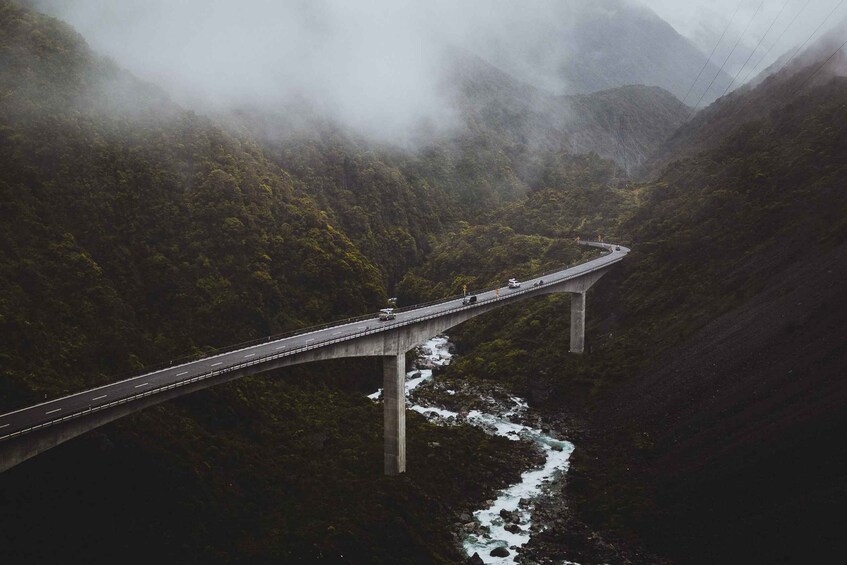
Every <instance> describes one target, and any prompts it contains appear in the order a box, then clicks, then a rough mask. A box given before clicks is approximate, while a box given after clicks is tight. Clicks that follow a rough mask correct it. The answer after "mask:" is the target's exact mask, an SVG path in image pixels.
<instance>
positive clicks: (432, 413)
mask: <svg viewBox="0 0 847 565" xmlns="http://www.w3.org/2000/svg"><path fill="white" fill-rule="evenodd" d="M449 349H450V342H449V339H448V338H447V337H446V336H437V337H434V338H432V339H430V340H429V341H427V342H426V343H425V344H423V345H422V346H421V347H419V348H418V363H417V365H420V366H423V367H438V366H444V365H448V364H449V363H450V360H451V358H452V354H451V353H450V351H449ZM431 378H432V369H431V368H423V369H415V370H413V371H409V372H408V373H407V374H406V397H407V398H409V394H410V392H411V391H413V390H414V389H415V388H416V387H418V386H419V385H421V384H422V383H424V382H426V381H427V380H429V379H431ZM380 393H381V391H377V392H375V393H373V394H371V395H369V398H371V399H373V400H377V399H378V398H379V395H380ZM446 393H447V394H455V391H451V390H447V391H446ZM510 402H511V406H506V407H503V408H502V409H501V410H499V411H498V413H496V414H495V413H483V412H480V411H479V410H471V411H469V412H468V414H467V416H466V417H465V418H464V421H466V422H467V423H468V424H471V425H474V426H479V427H481V428H482V429H484V430H485V431H487V432H489V433H492V434H496V435H499V436H503V437H505V438H508V439H510V440H513V441H518V440H520V439H527V440H530V441H534V442H535V443H536V444H537V445H538V446H539V447H540V448H541V449H542V450H543V452H544V454H545V455H546V461H545V463H544V465H542V466H541V467H539V468H536V469H531V470H529V471H526V472H524V473H523V475H521V481H520V482H519V483H516V484H514V485H512V486H510V487H508V488H507V489H504V490H502V491H501V492H500V493H499V496H498V497H497V499H496V500H494V502H493V504H492V505H491V506H490V507H488V508H483V509H480V510H477V511H475V512H474V513H473V516H474V521H475V522H477V523H478V526H477V525H476V524H474V525H473V526H474V527H473V531H472V532H470V533H469V532H467V531H465V532H463V534H462V535H463V536H464V543H463V545H464V549H465V552H466V553H467V554H468V556H472V555H473V554H474V553H477V554H478V555H479V556H480V557H481V558H482V561H483V562H484V563H493V564H504V563H515V562H516V561H515V557H516V556H517V553H516V551H515V549H516V548H519V547H521V546H523V545H524V544H526V543H527V542H528V541H529V539H530V537H531V527H532V513H533V510H534V507H535V499H536V498H537V497H538V496H539V495H541V494H542V488H543V486H544V485H545V484H546V483H548V482H549V481H551V480H552V479H554V478H555V477H556V475H558V474H563V473H565V472H566V471H567V469H568V460H569V458H570V455H571V453H572V452H573V449H574V446H573V444H572V443H570V442H567V441H562V440H558V439H555V438H552V437H550V436H548V435H546V434H544V433H542V431H541V430H540V429H537V428H533V427H530V426H527V425H524V424H522V423H520V422H522V421H526V418H525V415H526V412H527V410H528V406H527V404H526V402H525V401H524V400H522V399H520V398H517V397H510ZM491 404H492V405H494V404H496V403H491ZM408 408H409V409H411V410H414V411H416V412H419V413H420V414H423V415H424V416H425V417H427V418H428V419H430V420H433V421H437V422H445V421H448V420H449V421H451V422H455V421H457V420H459V419H460V415H459V413H458V412H452V411H450V410H445V409H443V408H439V407H434V406H421V405H418V404H412V403H410V404H408ZM492 552H493V553H494V555H492Z"/></svg>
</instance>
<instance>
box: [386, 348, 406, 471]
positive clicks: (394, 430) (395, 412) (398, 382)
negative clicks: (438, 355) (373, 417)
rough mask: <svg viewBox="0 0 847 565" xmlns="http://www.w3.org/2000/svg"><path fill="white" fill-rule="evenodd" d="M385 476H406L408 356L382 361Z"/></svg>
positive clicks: (403, 354)
mask: <svg viewBox="0 0 847 565" xmlns="http://www.w3.org/2000/svg"><path fill="white" fill-rule="evenodd" d="M382 397H383V411H384V417H383V419H384V426H385V427H384V432H383V433H384V450H383V452H384V455H385V474H386V475H399V474H400V473H405V472H406V354H405V353H401V354H400V355H385V356H383V358H382Z"/></svg>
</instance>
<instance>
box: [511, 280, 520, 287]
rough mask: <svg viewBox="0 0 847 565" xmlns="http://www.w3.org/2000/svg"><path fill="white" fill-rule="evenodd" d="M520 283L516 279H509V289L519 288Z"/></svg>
mask: <svg viewBox="0 0 847 565" xmlns="http://www.w3.org/2000/svg"><path fill="white" fill-rule="evenodd" d="M520 287H521V281H519V280H518V279H509V288H520Z"/></svg>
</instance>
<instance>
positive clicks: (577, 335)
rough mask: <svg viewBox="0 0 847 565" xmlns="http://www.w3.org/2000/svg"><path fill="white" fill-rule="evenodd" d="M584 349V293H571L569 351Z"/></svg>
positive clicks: (579, 351)
mask: <svg viewBox="0 0 847 565" xmlns="http://www.w3.org/2000/svg"><path fill="white" fill-rule="evenodd" d="M584 350H585V293H584V292H574V293H572V294H571V350H570V351H571V353H582V352H583V351H584Z"/></svg>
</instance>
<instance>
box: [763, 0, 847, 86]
mask: <svg viewBox="0 0 847 565" xmlns="http://www.w3.org/2000/svg"><path fill="white" fill-rule="evenodd" d="M842 4H844V0H841V1H840V2H839V3H838V5H837V6H835V8H833V9H832V11H831V12H830V13H829V14H828V15H827V16H826V17H825V18H824V19H823V21H822V22H821V23H820V24H818V27H816V28H815V31H813V32H812V35H810V36H809V38H808V39H807V40H806V41H804V42H803V44H802V45H801V46H800V47H798V48H797V50H796V51H794V53H792V54H791V57H789V58H788V59H787V60H786V61H785V62H784V63H783V64H782V66H781V67H779V70H777V71H776V72H779V71H781V70H782V69H784V68H785V65H787V64H788V63H790V62H791V61H793V60H794V57H796V56H797V53H799V52H800V50H801V49H803V47H805V46H806V44H807V43H808V42H809V41H811V40H812V38H813V37H814V36H815V34H816V33H818V31H819V30H820V29H821V28H822V27H823V25H824V24H825V23H826V22H827V21H828V20H829V18H831V17H832V14H834V13H835V11H836V10H838V8H840V7H841V5H842ZM836 53H837V51H836Z"/></svg>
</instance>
